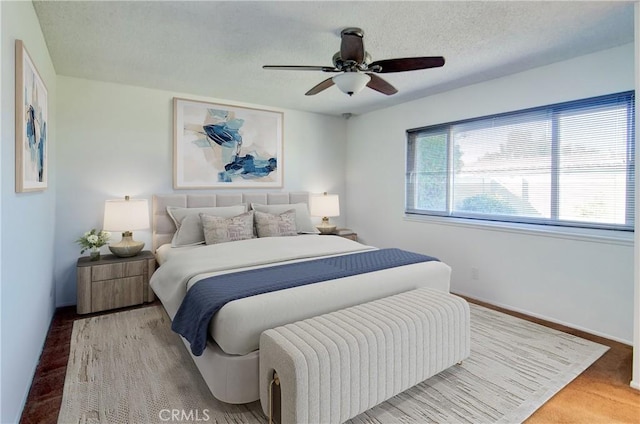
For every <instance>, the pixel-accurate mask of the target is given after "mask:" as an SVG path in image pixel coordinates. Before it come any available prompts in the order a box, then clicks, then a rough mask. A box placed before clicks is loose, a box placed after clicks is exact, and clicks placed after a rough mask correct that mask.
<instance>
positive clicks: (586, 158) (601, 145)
mask: <svg viewBox="0 0 640 424" xmlns="http://www.w3.org/2000/svg"><path fill="white" fill-rule="evenodd" d="M633 152H634V93H633V92H626V93H620V94H614V95H608V96H602V97H597V98H591V99H586V100H579V101H574V102H568V103H562V104H556V105H550V106H545V107H540V108H535V109H529V110H525V111H518V112H512V113H507V114H501V115H495V116H490V117H483V118H477V119H472V120H467V121H462V122H454V123H448V124H443V125H438V126H434V127H426V128H419V129H414V130H409V131H408V132H407V173H406V190H407V196H406V198H407V205H406V212H407V213H418V214H433V215H445V216H454V217H461V218H472V219H488V220H497V221H510V222H525V223H543V224H552V225H567V226H582V227H590V228H611V229H622V230H633V215H634V207H635V205H634V203H635V202H634V160H633V158H634V154H633Z"/></svg>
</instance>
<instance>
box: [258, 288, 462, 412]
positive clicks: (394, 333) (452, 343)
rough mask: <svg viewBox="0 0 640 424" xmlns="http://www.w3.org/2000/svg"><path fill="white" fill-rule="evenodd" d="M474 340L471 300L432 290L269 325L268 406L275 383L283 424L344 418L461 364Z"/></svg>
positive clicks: (263, 386)
mask: <svg viewBox="0 0 640 424" xmlns="http://www.w3.org/2000/svg"><path fill="white" fill-rule="evenodd" d="M469 339H470V333H469V305H468V304H467V302H466V301H465V300H464V299H462V298H459V297H457V296H454V295H451V294H449V293H445V292H442V291H439V290H434V289H427V288H422V289H416V290H411V291H408V292H404V293H400V294H398V295H394V296H390V297H385V298H382V299H379V300H375V301H372V302H368V303H364V304H361V305H357V306H353V307H350V308H347V309H342V310H339V311H336V312H332V313H329V314H325V315H320V316H317V317H313V318H310V319H306V320H303V321H298V322H295V323H293V324H287V325H284V326H282V327H278V328H274V329H270V330H266V331H264V332H263V333H262V335H261V337H260V402H261V404H262V409H263V411H264V412H265V414H267V416H269V415H270V414H271V413H272V407H273V401H274V399H272V397H273V396H272V395H271V391H272V390H273V388H274V386H275V385H276V384H277V385H279V387H278V388H279V392H277V393H276V396H275V403H276V405H275V406H276V408H277V409H279V412H280V413H279V414H278V415H280V418H281V419H280V422H281V423H282V424H288V423H341V422H344V421H346V420H348V419H350V418H353V417H355V416H356V415H358V414H360V413H362V412H364V411H366V410H367V409H370V408H372V407H374V406H375V405H377V404H379V403H382V402H384V401H385V400H387V399H389V398H391V397H393V396H395V395H397V394H398V393H400V392H403V391H405V390H407V389H408V388H410V387H412V386H414V385H416V384H418V383H420V382H422V381H424V380H426V379H427V378H429V377H431V376H433V375H435V374H437V373H439V372H441V371H443V370H445V369H447V368H449V367H450V366H452V365H454V364H456V363H459V362H461V361H462V360H463V359H465V358H467V357H468V356H469V354H470V340H469ZM274 375H276V378H275V379H274ZM270 389H271V390H270ZM277 403H279V405H278V404H277Z"/></svg>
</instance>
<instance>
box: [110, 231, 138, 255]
mask: <svg viewBox="0 0 640 424" xmlns="http://www.w3.org/2000/svg"><path fill="white" fill-rule="evenodd" d="M132 236H133V234H132V233H131V231H125V232H124V233H122V240H120V242H118V243H115V244H110V245H109V250H110V251H111V253H113V254H114V255H116V256H118V257H119V258H128V257H131V256H136V255H137V254H138V253H140V251H141V250H142V248H143V247H144V242H142V241H135V240H134V239H133V238H132Z"/></svg>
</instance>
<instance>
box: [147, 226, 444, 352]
mask: <svg viewBox="0 0 640 424" xmlns="http://www.w3.org/2000/svg"><path fill="white" fill-rule="evenodd" d="M371 249H375V248H373V247H370V246H365V245H362V244H360V243H357V242H354V241H351V240H347V239H345V238H342V237H337V236H319V235H300V236H295V237H268V238H256V239H250V240H241V241H235V242H231V243H221V244H214V245H208V246H200V247H194V248H161V249H158V254H159V263H160V264H161V266H160V267H159V268H158V270H156V272H155V273H154V274H153V276H152V278H151V281H150V285H151V287H152V289H153V290H154V292H155V293H156V295H157V296H158V298H160V300H161V301H162V303H163V305H164V307H165V309H166V310H167V313H168V314H169V316H170V317H171V319H173V317H174V316H175V314H176V312H177V310H178V308H179V306H180V303H181V302H182V299H183V298H184V296H185V294H186V292H187V290H188V289H189V288H190V287H191V286H192V285H193V284H195V283H196V282H197V281H199V280H201V279H203V278H206V277H208V276H212V275H219V274H224V273H228V272H235V271H240V270H244V269H250V268H256V267H260V266H265V265H267V266H268V265H271V264H275V263H281V262H297V261H303V260H310V259H314V258H317V257H327V256H334V255H341V254H348V253H354V252H359V251H365V250H371ZM450 275H451V268H450V267H449V266H448V265H446V264H444V263H442V262H424V263H418V264H412V265H407V266H403V267H397V268H391V269H386V270H382V271H377V272H372V273H367V274H361V275H356V276H352V277H347V278H341V279H337V280H332V281H326V282H322V283H316V284H310V285H307V286H301V287H295V288H291V289H286V290H281V291H277V292H272V293H265V294H261V295H257V296H252V297H248V298H244V299H239V300H235V301H233V302H229V303H228V304H226V305H225V306H224V307H222V308H221V309H220V310H219V311H218V312H217V313H216V315H215V316H214V318H213V320H212V322H211V325H210V327H209V328H210V333H211V336H212V338H213V339H214V340H215V341H216V343H217V344H218V345H219V346H220V348H221V349H222V350H223V351H224V352H225V353H227V354H230V355H245V354H247V353H249V352H252V351H254V350H256V349H258V342H259V337H260V333H262V331H264V330H266V329H268V328H273V327H276V326H279V325H282V324H286V323H289V322H294V321H298V320H301V319H305V318H309V317H312V316H316V315H320V314H323V313H326V312H331V311H334V310H337V309H341V308H345V307H348V306H352V305H355V304H358V303H362V302H366V301H370V300H374V299H378V298H381V297H385V296H389V295H392V294H396V293H400V292H402V291H406V290H411V289H414V288H419V287H432V288H437V289H440V290H443V291H449V279H450Z"/></svg>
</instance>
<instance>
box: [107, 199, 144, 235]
mask: <svg viewBox="0 0 640 424" xmlns="http://www.w3.org/2000/svg"><path fill="white" fill-rule="evenodd" d="M147 228H149V202H147V199H129V200H125V199H122V200H107V201H105V202H104V230H105V231H133V230H145V229H147Z"/></svg>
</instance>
